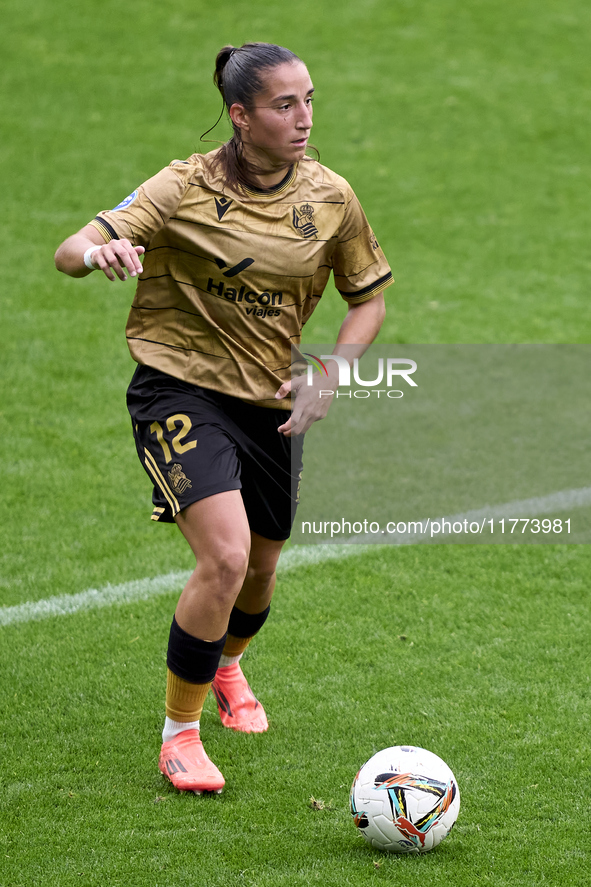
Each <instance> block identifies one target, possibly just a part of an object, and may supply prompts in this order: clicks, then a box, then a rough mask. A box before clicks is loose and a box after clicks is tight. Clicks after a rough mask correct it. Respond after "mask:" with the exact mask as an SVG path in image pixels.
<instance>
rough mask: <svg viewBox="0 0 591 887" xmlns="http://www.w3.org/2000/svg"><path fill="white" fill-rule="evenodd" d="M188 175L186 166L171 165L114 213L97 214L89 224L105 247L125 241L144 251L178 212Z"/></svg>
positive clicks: (120, 205) (144, 184)
mask: <svg viewBox="0 0 591 887" xmlns="http://www.w3.org/2000/svg"><path fill="white" fill-rule="evenodd" d="M190 171H191V170H190V165H189V164H188V163H185V162H184V161H178V160H175V161H173V163H171V164H170V166H167V167H165V168H164V169H163V170H161V171H160V172H159V173H157V174H156V175H155V176H152V178H151V179H148V180H147V181H146V182H144V183H143V185H140V186H139V188H137V189H136V190H135V191H133V192H132V193H131V194H130V195H129V197H126V198H125V200H123V201H122V202H121V203H120V204H119V205H118V206H116V207H115V208H114V209H111V210H103V211H102V212H100V213H98V214H97V215H96V217H95V218H94V219H93V220H92V221H91V222H90V224H91V225H93V226H94V227H95V228H96V229H97V230H98V231H100V233H101V234H102V236H103V237H104V239H105V241H106V242H107V243H108V242H109V241H110V240H121V239H122V238H124V237H125V238H126V239H127V240H129V241H130V242H131V243H132V244H133V245H134V246H144V247H147V246H148V245H149V243H150V241H151V240H152V238H153V237H154V235H155V234H157V233H158V231H159V230H160V229H161V228H163V227H164V225H166V223H167V222H168V220H169V219H170V218H171V216H173V215H174V213H175V212H176V210H177V209H178V206H179V204H180V202H181V200H182V198H183V195H184V193H185V191H186V188H187V179H188V177H189V175H190Z"/></svg>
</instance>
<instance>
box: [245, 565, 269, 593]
mask: <svg viewBox="0 0 591 887" xmlns="http://www.w3.org/2000/svg"><path fill="white" fill-rule="evenodd" d="M274 575H275V564H272V565H271V564H261V563H257V564H249V565H248V570H247V573H246V577H247V579H248V580H249V581H250V582H254V583H255V584H256V585H260V586H261V587H263V588H267V587H268V586H269V583H270V582H271V581H272V579H273V577H274Z"/></svg>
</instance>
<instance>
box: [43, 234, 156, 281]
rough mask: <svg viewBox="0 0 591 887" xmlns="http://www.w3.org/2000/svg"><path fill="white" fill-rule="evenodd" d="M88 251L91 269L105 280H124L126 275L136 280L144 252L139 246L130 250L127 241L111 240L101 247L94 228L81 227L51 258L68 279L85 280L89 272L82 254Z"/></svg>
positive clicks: (131, 245)
mask: <svg viewBox="0 0 591 887" xmlns="http://www.w3.org/2000/svg"><path fill="white" fill-rule="evenodd" d="M91 247H98V249H94V250H93V252H92V255H91V256H90V261H91V262H92V265H93V266H94V268H96V269H98V270H100V271H102V272H103V273H104V274H105V275H106V276H107V277H108V278H109V280H115V279H116V277H115V275H117V277H118V278H119V280H127V275H128V274H129V276H130V277H137V275H138V274H141V271H142V263H141V262H140V259H139V257H140V256H141V255H142V253H144V252H145V249H144V247H143V246H133V244H132V243H130V241H129V240H126V239H125V238H122V239H121V240H117V239H113V240H110V241H109V242H108V243H105V240H104V238H103V237H102V235H101V233H100V231H98V230H97V228H95V227H94V225H85V226H84V228H81V229H80V231H78V232H77V233H76V234H72V236H71V237H68V239H67V240H64V242H63V243H62V245H61V246H60V247H58V249H57V252H56V254H55V267H56V268H57V270H58V271H63V273H64V274H68V275H69V276H70V277H86V275H87V274H90V273H91V271H92V270H93V268H88V267H87V265H85V263H84V254H85V253H86V251H87V250H88V249H90V248H91Z"/></svg>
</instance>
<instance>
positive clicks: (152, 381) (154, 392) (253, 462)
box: [127, 366, 303, 540]
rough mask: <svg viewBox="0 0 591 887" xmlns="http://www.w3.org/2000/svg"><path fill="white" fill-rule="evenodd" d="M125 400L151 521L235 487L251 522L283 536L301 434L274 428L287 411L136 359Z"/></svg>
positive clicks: (269, 534)
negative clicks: (148, 488)
mask: <svg viewBox="0 0 591 887" xmlns="http://www.w3.org/2000/svg"><path fill="white" fill-rule="evenodd" d="M127 407H128V409H129V413H130V415H131V421H132V426H133V434H134V437H135V443H136V447H137V451H138V455H139V457H140V461H141V463H142V465H143V466H144V468H145V469H146V471H147V473H148V475H149V477H150V479H151V480H152V483H153V484H154V490H153V493H152V502H153V504H154V511H153V513H152V520H158V521H166V522H168V523H171V522H172V521H174V517H175V515H176V514H178V513H179V511H182V510H183V509H184V508H186V507H187V506H188V505H191V503H193V502H197V501H199V500H200V499H205V498H207V497H208V496H213V495H214V494H216V493H224V492H226V491H227V490H240V491H241V493H242V499H243V502H244V507H245V510H246V514H247V517H248V523H249V526H250V529H251V530H253V531H254V532H255V533H259V534H260V535H261V536H264V537H266V538H267V539H274V540H282V539H287V538H288V536H289V534H290V532H291V527H292V524H293V520H294V517H295V510H296V506H297V502H298V492H299V481H300V475H301V469H302V458H301V457H302V449H303V435H300V436H298V437H292V438H288V437H285V436H284V435H283V434H279V433H278V431H277V428H278V427H279V426H280V425H283V423H284V422H286V421H287V419H288V418H289V416H290V411H289V410H276V409H269V408H267V407H259V406H255V405H253V404H250V403H246V402H245V401H242V400H240V399H239V398H236V397H230V396H228V395H226V394H220V393H219V392H217V391H211V390H209V389H207V388H201V387H199V386H198V385H191V384H190V383H188V382H182V381H181V380H179V379H175V378H173V377H172V376H168V375H167V374H166V373H162V372H160V370H155V369H153V368H152V367H146V366H138V368H137V369H136V371H135V373H134V376H133V378H132V380H131V383H130V385H129V388H128V390H127Z"/></svg>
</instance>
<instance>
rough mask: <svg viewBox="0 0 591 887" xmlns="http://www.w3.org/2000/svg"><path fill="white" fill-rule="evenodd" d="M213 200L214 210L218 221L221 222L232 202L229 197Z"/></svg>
mask: <svg viewBox="0 0 591 887" xmlns="http://www.w3.org/2000/svg"><path fill="white" fill-rule="evenodd" d="M214 199H215V208H216V210H217V213H218V221H220V222H221V221H222V219H223V218H224V216H225V215H226V213H227V212H228V210H229V209H230V207H231V206H232V204H233V203H234V201H233V200H230V198H229V197H219V198H218V197H216V198H214Z"/></svg>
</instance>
